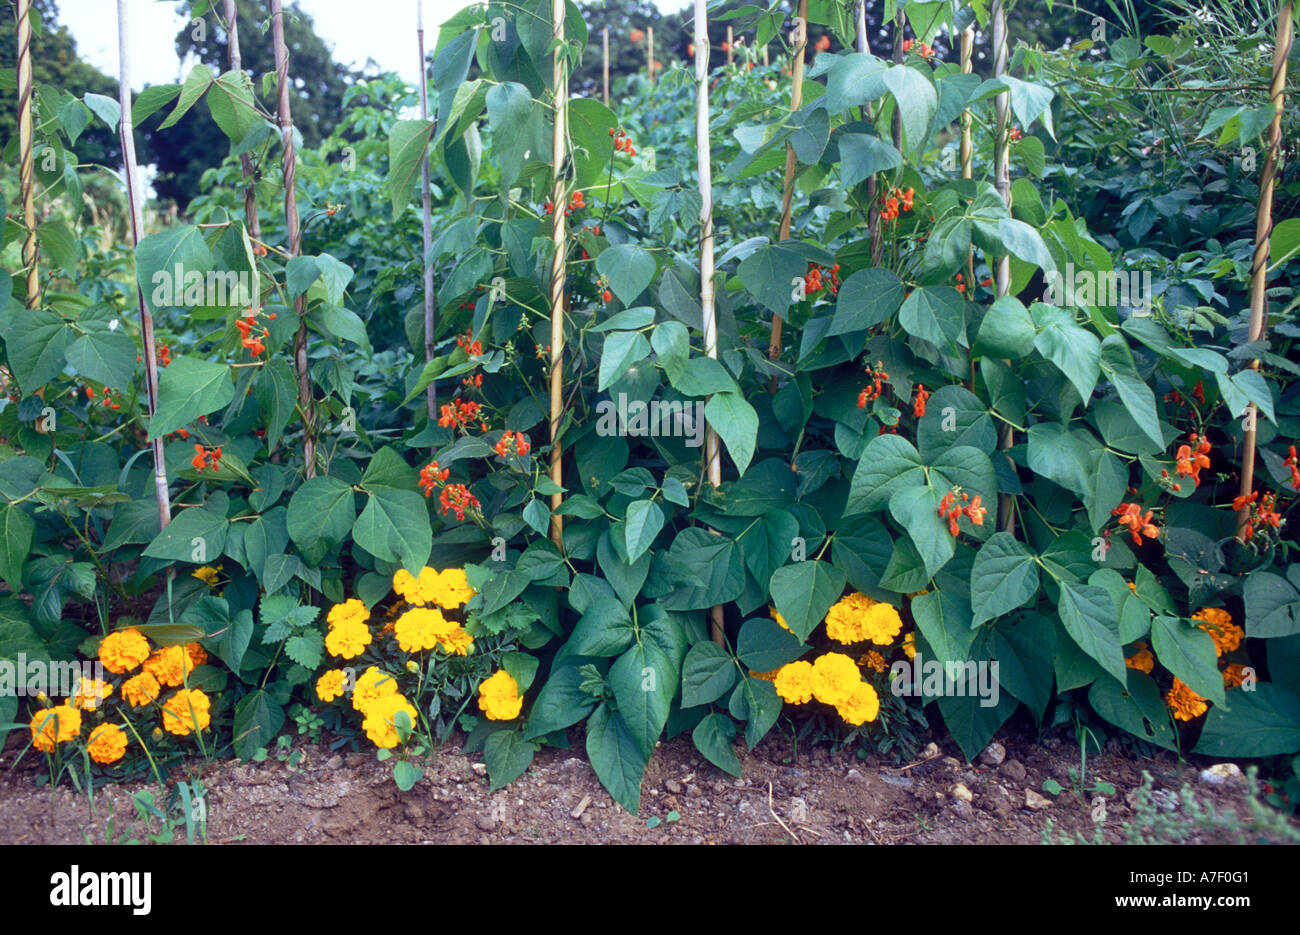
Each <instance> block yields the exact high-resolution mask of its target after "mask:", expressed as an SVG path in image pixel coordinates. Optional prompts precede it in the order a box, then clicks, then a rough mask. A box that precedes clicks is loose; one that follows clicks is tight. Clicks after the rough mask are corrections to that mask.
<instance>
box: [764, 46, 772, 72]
mask: <svg viewBox="0 0 1300 935" xmlns="http://www.w3.org/2000/svg"><path fill="white" fill-rule="evenodd" d="M771 64H772V61H771V58H770V57H769V56H768V52H767V46H763V67H764V68H766V67H767V66H769V65H771Z"/></svg>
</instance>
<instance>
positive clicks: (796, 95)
mask: <svg viewBox="0 0 1300 935" xmlns="http://www.w3.org/2000/svg"><path fill="white" fill-rule="evenodd" d="M790 41H791V42H792V43H793V44H794V58H793V61H792V62H791V65H790V77H791V88H790V113H792V114H793V113H795V112H796V111H798V110H799V108H800V107H802V106H803V56H804V49H805V48H806V47H807V45H808V0H799V12H798V14H797V16H796V19H795V23H794V29H792V30H791V31H790ZM795 165H796V159H795V155H794V147H793V146H791V145H790V144H789V143H786V144H785V184H784V185H783V187H782V189H781V226H780V228H779V229H778V231H777V239H778V240H789V239H790V219H791V215H792V213H793V206H794V174H795V173H794V170H795ZM783 324H784V321H783V319H782V318H781V316H780V315H777V314H773V315H772V332H771V337H770V338H769V340H768V345H767V357H768V359H769V360H779V359H780V358H781V328H782V325H783ZM776 386H777V380H776V375H775V374H773V375H772V380H771V383H770V389H771V390H772V392H773V393H775V392H776Z"/></svg>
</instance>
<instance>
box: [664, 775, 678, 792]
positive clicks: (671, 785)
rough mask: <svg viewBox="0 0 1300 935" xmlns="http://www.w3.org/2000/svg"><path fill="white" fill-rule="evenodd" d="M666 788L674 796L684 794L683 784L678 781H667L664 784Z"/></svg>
mask: <svg viewBox="0 0 1300 935" xmlns="http://www.w3.org/2000/svg"><path fill="white" fill-rule="evenodd" d="M664 788H665V789H667V790H668V791H669V792H671V793H672V794H673V795H681V794H682V784H681V783H680V782H678V781H677V780H676V779H669V780H668V781H666V782H665V783H664Z"/></svg>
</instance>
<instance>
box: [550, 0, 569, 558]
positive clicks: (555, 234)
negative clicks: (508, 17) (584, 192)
mask: <svg viewBox="0 0 1300 935" xmlns="http://www.w3.org/2000/svg"><path fill="white" fill-rule="evenodd" d="M551 22H552V29H553V32H552V37H553V39H558V40H563V37H564V0H551ZM564 51H565V50H564V49H563V47H561V46H556V48H555V51H554V53H553V54H552V56H551V83H552V86H553V87H554V91H555V126H554V132H553V133H552V135H551V172H552V174H553V176H554V179H553V182H552V187H551V204H552V205H553V206H554V208H553V210H552V211H551V248H552V251H553V252H552V254H551V284H550V285H551V290H550V309H551V480H552V481H554V482H555V484H556V485H557V486H561V487H562V486H564V470H563V465H562V464H561V458H562V456H563V451H562V449H561V448H560V442H559V434H560V419H561V418H562V416H563V414H564V304H565V301H564V300H565V296H564V281H565V277H566V275H567V267H566V263H565V261H566V256H565V254H566V252H567V251H566V247H567V246H568V230H567V227H566V225H565V223H564V208H565V206H566V205H567V204H568V203H569V193H568V177H569V174H570V172H571V171H572V167H571V164H570V162H569V155H568V148H567V147H568V143H567V137H568V131H567V129H566V126H565V125H566V122H567V112H568V106H569V102H568V98H569V67H568V60H567V59H566V58H565V55H564ZM562 502H563V497H562V495H561V494H558V493H557V494H552V495H551V539H552V540H553V541H554V542H555V544H556V546H558V547H559V548H560V551H561V552H563V551H564V525H563V521H562V520H561V518H560V517H559V516H558V515H556V513H555V511H556V510H558V509H559V508H560V504H561V503H562Z"/></svg>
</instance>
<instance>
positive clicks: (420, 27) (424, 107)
mask: <svg viewBox="0 0 1300 935" xmlns="http://www.w3.org/2000/svg"><path fill="white" fill-rule="evenodd" d="M415 15H416V30H415V32H416V37H417V40H418V44H419V46H420V119H421V120H423V121H425V122H426V123H427V122H428V120H429V78H428V73H427V72H426V70H425V68H426V66H425V58H424V0H416V4H415ZM420 202H421V208H422V210H423V218H422V223H423V233H424V257H423V260H422V261H421V262H422V263H423V265H424V359H425V362H426V363H427V362H428V361H431V360H433V338H434V326H435V320H434V301H433V266H432V265H431V264H430V262H429V253H430V251H431V250H432V249H433V195H432V192H431V191H430V188H429V148H428V147H427V146H426V147H425V149H424V159H423V161H422V162H421V164H420ZM425 397H426V399H427V401H428V406H429V418H430V419H436V418H437V417H438V386H437V381H431V382H430V383H429V387H428V389H427V390H426V391H425Z"/></svg>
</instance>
